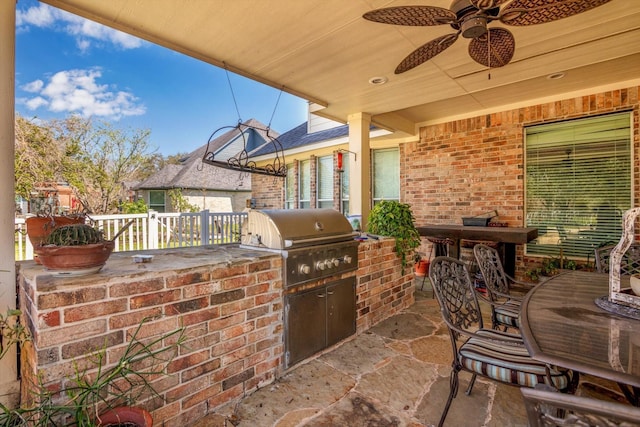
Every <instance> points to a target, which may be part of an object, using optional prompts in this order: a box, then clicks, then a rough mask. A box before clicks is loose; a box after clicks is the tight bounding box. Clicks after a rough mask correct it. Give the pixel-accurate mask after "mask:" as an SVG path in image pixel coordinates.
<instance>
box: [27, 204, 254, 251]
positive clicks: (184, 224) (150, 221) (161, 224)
mask: <svg viewBox="0 0 640 427" xmlns="http://www.w3.org/2000/svg"><path fill="white" fill-rule="evenodd" d="M246 216H247V214H246V213H242V212H234V213H227V212H225V213H219V212H217V213H216V212H209V211H208V210H204V211H201V212H197V213H159V212H155V211H150V212H148V213H143V214H122V215H91V216H90V218H89V219H88V220H87V221H88V222H91V223H92V225H94V226H95V227H97V228H99V229H101V230H102V231H103V232H104V236H105V238H107V239H112V238H113V236H115V235H116V234H118V231H120V230H121V229H122V228H123V227H124V226H125V225H126V224H127V223H128V222H129V221H133V222H132V224H131V225H130V226H129V228H127V229H126V230H125V231H124V232H123V233H122V234H121V235H120V236H118V237H117V238H116V246H115V251H137V250H146V249H162V248H177V247H183V246H204V245H220V244H227V243H236V242H239V241H240V235H241V231H242V222H243V221H244V219H245V218H246ZM15 229H16V232H15V248H16V261H22V260H27V259H33V246H32V245H31V242H30V241H29V239H28V238H27V232H26V225H25V220H24V218H16V220H15Z"/></svg>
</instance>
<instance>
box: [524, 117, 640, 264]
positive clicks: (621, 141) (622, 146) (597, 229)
mask: <svg viewBox="0 0 640 427" xmlns="http://www.w3.org/2000/svg"><path fill="white" fill-rule="evenodd" d="M524 153H525V160H524V176H525V185H524V187H525V191H524V210H525V226H527V227H537V228H538V229H539V230H540V233H539V236H538V239H537V240H535V241H533V242H530V243H529V244H527V245H526V247H525V254H526V255H527V256H543V257H552V258H559V257H563V258H567V259H568V258H571V259H576V260H584V259H587V260H592V259H593V257H594V251H595V249H596V248H597V247H598V246H602V245H606V244H608V243H615V242H617V241H618V240H619V239H620V235H621V218H622V214H623V213H624V211H625V210H626V209H628V208H630V207H632V206H633V194H634V181H633V162H634V147H633V115H632V112H630V111H621V112H615V113H610V114H605V115H598V116H590V117H582V118H578V119H572V120H565V121H558V122H554V123H542V124H537V125H531V126H528V127H525V129H524ZM565 153H566V154H565ZM598 153H599V155H598ZM534 154H535V156H534ZM564 156H566V158H565V157H564ZM565 169H566V170H565ZM602 178H607V179H609V180H613V181H609V183H608V184H605V183H604V180H603V179H602ZM599 179H600V180H601V181H600V183H598V182H597V180H599ZM590 182H591V183H596V184H598V185H589V183H590ZM611 183H612V184H611ZM612 185H613V186H612ZM558 189H559V190H558ZM562 190H564V191H562ZM554 239H556V240H555V244H554Z"/></svg>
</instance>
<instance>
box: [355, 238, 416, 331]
mask: <svg viewBox="0 0 640 427" xmlns="http://www.w3.org/2000/svg"><path fill="white" fill-rule="evenodd" d="M356 274H357V282H356V294H357V299H356V310H357V312H358V315H357V319H356V330H357V332H358V333H361V332H364V331H366V330H367V329H369V328H371V327H372V326H373V325H375V324H376V323H378V322H380V321H382V320H384V319H386V318H388V317H390V316H393V315H394V314H396V313H398V312H399V311H401V310H402V309H404V308H406V307H409V306H411V305H412V304H413V303H414V290H415V289H414V283H413V278H414V275H413V266H408V267H406V268H405V269H404V271H403V269H402V266H401V264H400V258H399V257H398V255H397V253H396V251H395V239H391V238H381V239H380V240H367V241H364V242H362V243H360V246H359V248H358V272H357V273H356Z"/></svg>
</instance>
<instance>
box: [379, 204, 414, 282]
mask: <svg viewBox="0 0 640 427" xmlns="http://www.w3.org/2000/svg"><path fill="white" fill-rule="evenodd" d="M368 231H369V232H370V233H372V234H377V235H380V236H387V237H394V238H395V239H396V252H397V254H398V256H399V257H400V259H401V261H402V269H403V274H404V268H405V267H406V266H407V264H408V263H409V261H408V260H410V259H411V253H412V252H413V251H414V250H415V248H417V247H418V246H420V233H418V230H417V229H416V226H415V224H414V217H413V212H411V206H409V205H408V204H406V203H400V202H397V201H391V200H383V201H381V202H380V203H378V204H377V205H375V206H374V207H373V209H371V212H369V218H368Z"/></svg>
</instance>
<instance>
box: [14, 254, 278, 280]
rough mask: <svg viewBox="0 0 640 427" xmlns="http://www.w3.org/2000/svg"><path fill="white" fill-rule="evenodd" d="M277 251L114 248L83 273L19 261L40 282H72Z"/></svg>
mask: <svg viewBox="0 0 640 427" xmlns="http://www.w3.org/2000/svg"><path fill="white" fill-rule="evenodd" d="M136 255H153V259H152V260H151V261H150V262H135V260H134V256H136ZM279 256H280V255H279V254H278V253H274V252H268V251H260V250H253V249H247V248H241V247H240V246H239V245H237V244H231V245H213V246H195V247H187V248H172V249H155V250H144V251H125V252H114V253H112V254H111V256H110V257H109V259H108V260H107V263H106V264H105V265H104V267H102V269H101V270H100V271H99V272H97V273H91V274H86V275H73V274H64V273H61V272H52V271H48V270H46V269H45V268H44V267H43V266H41V265H39V264H37V263H36V262H35V261H22V262H19V263H18V265H19V266H20V274H21V275H22V276H23V277H24V278H25V279H27V280H36V282H37V283H38V288H40V285H45V283H46V284H50V285H54V286H55V285H59V284H65V285H67V284H68V285H71V284H77V285H81V284H83V283H84V284H87V283H88V282H89V283H96V282H98V281H104V282H109V281H112V280H114V279H116V280H117V279H122V278H123V277H140V276H145V275H147V274H151V275H158V274H172V273H173V272H176V271H181V270H189V269H198V268H204V269H217V268H230V267H232V266H236V265H242V264H246V263H250V262H256V261H260V260H266V259H271V258H274V257H279Z"/></svg>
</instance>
